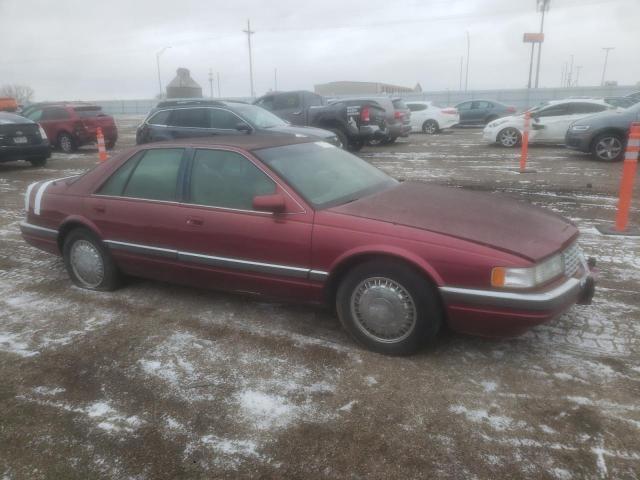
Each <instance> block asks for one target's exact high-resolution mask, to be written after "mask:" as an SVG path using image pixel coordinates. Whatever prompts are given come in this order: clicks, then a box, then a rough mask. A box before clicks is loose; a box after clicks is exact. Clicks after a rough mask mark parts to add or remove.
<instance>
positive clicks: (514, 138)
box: [497, 127, 521, 147]
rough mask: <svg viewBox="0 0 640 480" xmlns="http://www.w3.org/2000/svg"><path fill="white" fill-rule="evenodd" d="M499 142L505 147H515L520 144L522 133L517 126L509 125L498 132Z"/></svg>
mask: <svg viewBox="0 0 640 480" xmlns="http://www.w3.org/2000/svg"><path fill="white" fill-rule="evenodd" d="M497 140H498V143H499V144H500V145H502V146H503V147H515V146H517V145H518V144H520V140H521V135H520V131H519V130H518V129H517V128H513V127H507V128H505V129H503V130H500V133H498V138H497Z"/></svg>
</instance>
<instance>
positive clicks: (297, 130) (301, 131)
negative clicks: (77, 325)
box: [266, 125, 335, 138]
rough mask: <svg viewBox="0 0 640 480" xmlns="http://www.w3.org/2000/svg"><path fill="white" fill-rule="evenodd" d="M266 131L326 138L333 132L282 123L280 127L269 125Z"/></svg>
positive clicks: (332, 134) (331, 135)
mask: <svg viewBox="0 0 640 480" xmlns="http://www.w3.org/2000/svg"><path fill="white" fill-rule="evenodd" d="M266 131H269V132H278V133H289V134H292V135H296V136H298V135H306V136H313V137H320V138H328V137H333V136H335V134H334V133H333V132H330V131H328V130H323V129H321V128H313V127H298V126H294V125H284V126H282V127H271V128H267V129H266Z"/></svg>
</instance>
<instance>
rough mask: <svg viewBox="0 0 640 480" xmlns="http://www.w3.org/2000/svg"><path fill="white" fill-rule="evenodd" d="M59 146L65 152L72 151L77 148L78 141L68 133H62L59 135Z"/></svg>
mask: <svg viewBox="0 0 640 480" xmlns="http://www.w3.org/2000/svg"><path fill="white" fill-rule="evenodd" d="M58 147H59V148H60V150H62V151H63V152H64V153H72V152H75V151H76V149H77V146H76V142H75V141H74V140H73V137H72V136H71V135H69V134H68V133H61V134H60V135H58Z"/></svg>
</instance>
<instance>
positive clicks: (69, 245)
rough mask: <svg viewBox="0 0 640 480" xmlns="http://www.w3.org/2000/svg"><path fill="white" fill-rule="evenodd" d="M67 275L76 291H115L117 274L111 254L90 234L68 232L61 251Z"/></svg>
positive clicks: (85, 232) (81, 231) (81, 230)
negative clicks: (76, 288)
mask: <svg viewBox="0 0 640 480" xmlns="http://www.w3.org/2000/svg"><path fill="white" fill-rule="evenodd" d="M62 253H63V257H64V264H65V267H66V268H67V272H68V273H69V276H70V277H71V280H73V283H75V284H76V285H77V286H78V287H81V288H86V289H88V290H102V291H110V290H115V289H116V288H117V287H118V285H119V283H120V274H119V272H118V268H117V267H116V264H115V262H114V261H113V259H112V258H111V254H110V253H109V251H108V250H107V249H106V248H105V246H104V245H103V244H102V242H101V241H100V240H99V239H98V238H96V236H95V235H94V234H93V233H91V232H90V231H89V230H87V229H84V228H77V229H75V230H72V231H71V232H69V234H68V235H67V236H66V237H65V239H64V244H63V248H62Z"/></svg>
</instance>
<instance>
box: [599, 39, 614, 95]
mask: <svg viewBox="0 0 640 480" xmlns="http://www.w3.org/2000/svg"><path fill="white" fill-rule="evenodd" d="M615 48H616V47H602V49H603V50H604V67H602V80H601V81H600V86H603V87H604V76H605V74H606V73H607V60H609V52H610V51H611V50H615Z"/></svg>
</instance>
